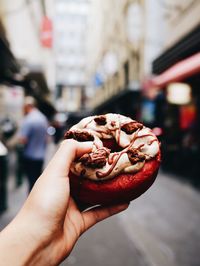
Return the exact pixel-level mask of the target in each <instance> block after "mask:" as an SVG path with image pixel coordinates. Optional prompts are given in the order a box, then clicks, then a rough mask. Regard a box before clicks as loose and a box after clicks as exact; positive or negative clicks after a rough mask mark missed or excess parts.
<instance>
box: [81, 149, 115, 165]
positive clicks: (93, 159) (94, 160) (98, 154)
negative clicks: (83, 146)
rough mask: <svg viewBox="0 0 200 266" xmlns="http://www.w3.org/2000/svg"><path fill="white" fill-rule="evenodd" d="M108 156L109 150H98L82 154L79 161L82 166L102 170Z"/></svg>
mask: <svg viewBox="0 0 200 266" xmlns="http://www.w3.org/2000/svg"><path fill="white" fill-rule="evenodd" d="M109 154H110V150H108V149H106V148H100V149H98V150H96V151H95V152H91V153H87V154H84V155H83V156H82V157H81V158H80V159H79V162H81V163H82V164H83V165H84V166H86V167H90V168H102V167H103V166H105V165H106V159H107V157H108V155H109Z"/></svg>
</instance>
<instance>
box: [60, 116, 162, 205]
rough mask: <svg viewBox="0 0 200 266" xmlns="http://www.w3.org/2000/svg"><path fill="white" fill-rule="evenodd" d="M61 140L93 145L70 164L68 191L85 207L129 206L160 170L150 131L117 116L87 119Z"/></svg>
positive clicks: (152, 135)
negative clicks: (72, 140) (117, 204)
mask: <svg viewBox="0 0 200 266" xmlns="http://www.w3.org/2000/svg"><path fill="white" fill-rule="evenodd" d="M65 138H66V139H70V138H73V139H75V140H77V141H93V150H92V152H91V153H89V154H84V155H83V156H82V157H81V158H78V159H77V160H76V161H75V162H73V164H72V166H71V169H70V174H69V176H70V189H71V194H72V196H73V197H74V198H75V200H77V201H79V202H81V203H83V204H88V205H97V204H100V205H107V204H116V203H122V202H129V201H131V200H133V199H135V198H137V197H139V196H140V195H141V194H143V193H144V192H145V191H146V190H147V189H148V188H149V187H150V186H151V185H152V184H153V182H154V180H155V178H156V176H157V173H158V169H159V166H160V145H159V142H158V139H157V138H156V136H155V135H154V134H153V132H152V131H151V129H149V128H147V127H145V126H144V125H143V124H141V123H138V122H137V121H135V120H132V119H131V118H128V117H125V116H122V115H119V114H106V115H99V116H90V117H87V118H84V119H82V120H81V121H80V122H79V123H78V124H76V125H75V126H73V127H72V128H71V129H70V130H69V131H67V132H66V133H65Z"/></svg>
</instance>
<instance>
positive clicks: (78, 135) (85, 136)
mask: <svg viewBox="0 0 200 266" xmlns="http://www.w3.org/2000/svg"><path fill="white" fill-rule="evenodd" d="M64 138H65V139H75V140H77V141H80V142H83V141H93V140H94V136H92V135H91V134H90V133H89V132H87V131H79V130H69V131H67V132H66V133H65V135H64Z"/></svg>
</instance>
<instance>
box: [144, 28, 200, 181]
mask: <svg viewBox="0 0 200 266" xmlns="http://www.w3.org/2000/svg"><path fill="white" fill-rule="evenodd" d="M153 72H154V75H155V76H154V77H153V78H152V79H150V80H148V82H146V83H145V90H146V91H151V90H152V89H153V90H155V88H156V89H157V91H159V95H162V96H163V102H162V112H160V121H163V123H162V126H163V132H164V134H163V138H162V149H163V164H162V165H163V169H165V170H168V171H171V172H173V173H178V174H181V176H185V177H187V178H188V179H190V180H192V181H193V182H194V183H195V184H196V185H199V184H200V182H199V176H200V168H199V158H200V26H199V27H197V28H195V29H194V30H193V31H192V32H190V34H188V35H187V36H186V37H185V38H183V39H182V40H180V41H179V42H178V43H177V44H176V45H174V46H173V47H171V48H170V49H168V50H167V51H166V52H165V53H164V54H162V55H161V56H160V57H159V58H157V59H156V60H155V61H154V62H153Z"/></svg>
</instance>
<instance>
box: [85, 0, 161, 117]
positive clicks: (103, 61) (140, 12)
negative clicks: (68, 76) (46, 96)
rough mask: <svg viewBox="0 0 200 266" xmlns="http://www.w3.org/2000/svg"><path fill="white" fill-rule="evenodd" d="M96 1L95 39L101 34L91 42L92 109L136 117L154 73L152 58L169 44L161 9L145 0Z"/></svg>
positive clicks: (89, 103) (154, 3) (90, 102)
mask: <svg viewBox="0 0 200 266" xmlns="http://www.w3.org/2000/svg"><path fill="white" fill-rule="evenodd" d="M94 3H95V5H94V10H96V12H94V13H93V14H94V21H95V26H93V27H91V32H93V34H91V36H95V30H96V28H97V29H98V30H99V33H100V34H99V35H98V36H96V38H93V39H92V40H90V46H89V47H90V51H94V52H93V53H95V54H94V56H91V58H90V60H89V65H90V68H89V76H90V77H91V81H90V86H88V88H87V94H88V97H89V101H88V105H89V106H90V108H91V109H94V111H95V112H97V113H100V112H108V111H115V112H120V113H124V114H127V115H131V116H133V117H136V118H137V116H138V112H139V106H138V104H139V101H140V99H139V98H140V93H141V81H142V80H143V77H144V76H146V75H149V73H151V62H152V59H153V58H155V56H157V55H158V54H159V53H160V52H161V51H162V48H163V45H164V43H165V42H164V40H165V23H164V21H163V20H162V18H163V12H164V10H163V7H162V6H161V5H160V4H159V2H157V1H145V0H138V1H129V0H127V1H117V0H116V1H115V2H114V3H113V1H106V2H102V1H94ZM162 21H163V22H162ZM91 25H94V24H91ZM157 32H159V33H160V34H159V35H158V34H157ZM96 35H97V33H96Z"/></svg>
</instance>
